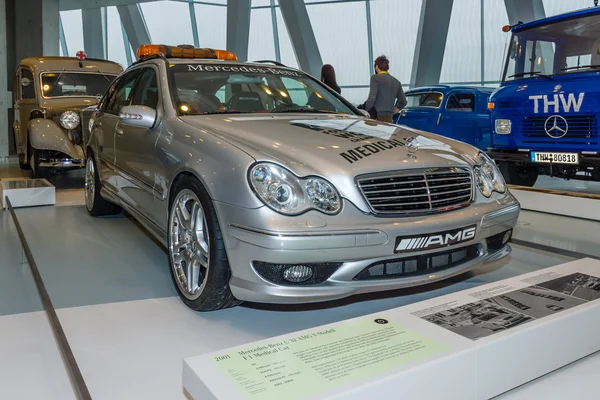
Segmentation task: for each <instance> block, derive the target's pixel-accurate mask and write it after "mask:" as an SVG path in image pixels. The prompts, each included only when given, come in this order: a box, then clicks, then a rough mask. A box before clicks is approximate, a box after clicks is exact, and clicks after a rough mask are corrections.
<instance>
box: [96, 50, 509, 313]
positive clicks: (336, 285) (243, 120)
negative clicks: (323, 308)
mask: <svg viewBox="0 0 600 400" xmlns="http://www.w3.org/2000/svg"><path fill="white" fill-rule="evenodd" d="M138 54H139V56H140V61H138V62H136V63H134V64H133V65H132V66H131V67H129V69H127V71H125V72H124V73H123V74H121V75H120V76H119V78H117V80H116V81H115V83H114V85H112V86H111V88H110V89H109V90H108V91H107V94H106V95H105V96H104V97H103V99H102V101H101V102H100V104H99V107H98V110H97V111H96V112H95V113H94V115H93V117H92V119H91V120H90V124H89V125H90V126H91V129H90V132H91V133H90V136H89V140H86V156H87V165H86V177H85V185H86V190H85V196H86V206H87V209H88V211H89V213H90V214H91V215H94V216H100V215H107V214H113V213H118V212H120V210H121V208H123V209H125V210H126V211H128V212H129V213H130V214H131V215H133V216H134V217H135V218H136V219H137V220H138V221H140V223H141V224H142V225H143V226H144V227H145V228H147V230H148V231H149V232H151V233H152V234H153V235H155V236H156V238H158V240H160V241H161V242H162V243H163V244H164V245H165V247H166V248H167V249H168V252H169V262H170V269H171V273H172V276H173V280H174V282H175V286H176V287H177V289H178V291H179V294H180V296H181V298H182V300H183V301H184V302H185V304H187V305H188V306H189V307H191V308H193V309H195V310H200V311H209V310H215V309H219V308H224V307H229V306H232V305H235V304H238V301H240V300H246V301H255V302H267V303H306V302H317V301H326V300H331V299H339V298H342V297H346V296H350V295H353V294H356V293H365V292H376V291H383V290H390V289H398V288H402V287H408V286H414V285H422V284H426V283H429V282H435V281H438V280H441V279H446V278H449V277H452V276H455V275H458V274H461V273H464V272H466V271H468V270H470V269H471V268H474V267H475V266H476V265H478V264H480V263H483V262H487V261H493V260H497V259H499V258H501V257H503V256H505V255H507V254H509V252H510V248H509V247H508V244H507V242H508V240H509V239H510V235H511V232H512V229H513V227H514V226H515V224H516V221H517V217H518V215H519V209H520V208H519V203H518V202H517V200H516V199H515V198H514V197H513V196H512V195H511V194H510V192H509V191H508V189H507V188H506V186H505V184H504V181H503V179H502V176H501V175H500V173H499V171H498V169H497V168H496V166H495V164H494V163H493V161H491V160H490V159H489V158H488V157H487V156H486V155H485V154H484V153H483V152H481V151H480V150H478V149H476V148H474V147H473V146H470V145H468V144H465V143H461V142H457V141H454V140H452V139H448V138H444V137H441V136H437V135H434V134H431V133H426V132H423V131H418V130H415V129H411V128H407V127H402V126H398V125H393V124H387V123H382V122H378V121H373V120H370V119H368V118H365V116H363V115H362V114H361V113H360V111H359V110H358V109H356V108H355V107H354V106H352V105H351V104H350V103H349V102H348V101H347V100H345V99H344V98H343V97H341V96H339V95H338V94H337V93H336V92H334V91H333V90H331V89H330V88H328V87H327V86H325V85H323V84H322V83H321V82H320V81H318V80H316V79H314V78H313V77H311V76H309V75H307V74H305V73H303V72H301V71H298V70H295V69H292V68H287V67H284V66H281V65H271V64H265V63H245V62H244V63H242V62H238V61H236V59H235V56H234V55H232V54H231V53H228V52H223V51H218V50H210V49H189V48H187V47H186V48H179V47H177V48H172V47H166V46H157V45H149V46H145V47H142V48H140V50H139V52H138ZM131 251H135V249H132V250H131Z"/></svg>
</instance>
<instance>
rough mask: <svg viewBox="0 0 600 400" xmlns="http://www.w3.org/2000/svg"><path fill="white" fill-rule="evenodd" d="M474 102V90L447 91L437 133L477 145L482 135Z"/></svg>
mask: <svg viewBox="0 0 600 400" xmlns="http://www.w3.org/2000/svg"><path fill="white" fill-rule="evenodd" d="M475 104H476V92H475V91H466V90H455V91H452V92H450V93H448V96H447V99H446V102H445V106H444V113H443V115H442V117H441V120H440V124H439V128H440V129H439V132H438V133H439V134H440V135H442V136H446V137H449V138H451V139H455V140H459V141H461V142H465V143H469V144H471V145H473V146H476V147H479V146H480V144H481V141H482V137H481V129H480V128H479V125H478V121H477V113H476V112H475Z"/></svg>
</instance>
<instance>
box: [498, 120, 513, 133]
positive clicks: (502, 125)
mask: <svg viewBox="0 0 600 400" xmlns="http://www.w3.org/2000/svg"><path fill="white" fill-rule="evenodd" d="M511 127H512V125H511V123H510V119H497V120H496V133H497V134H498V135H508V134H509V133H510V131H511Z"/></svg>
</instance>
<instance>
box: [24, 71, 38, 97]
mask: <svg viewBox="0 0 600 400" xmlns="http://www.w3.org/2000/svg"><path fill="white" fill-rule="evenodd" d="M21 98H22V99H35V83H34V82H33V74H32V73H31V71H30V70H28V69H26V68H23V69H22V70H21Z"/></svg>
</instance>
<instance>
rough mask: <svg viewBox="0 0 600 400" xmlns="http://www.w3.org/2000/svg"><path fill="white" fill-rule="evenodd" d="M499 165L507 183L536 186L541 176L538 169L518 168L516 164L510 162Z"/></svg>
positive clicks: (529, 167)
mask: <svg viewBox="0 0 600 400" xmlns="http://www.w3.org/2000/svg"><path fill="white" fill-rule="evenodd" d="M498 164H499V165H498V166H499V168H500V172H502V175H503V176H504V180H505V181H506V183H509V184H512V185H518V186H529V187H531V186H533V185H535V182H536V181H537V178H538V175H539V172H538V169H537V168H536V167H532V166H530V165H527V166H517V165H515V164H514V163H508V162H500V163H498Z"/></svg>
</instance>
